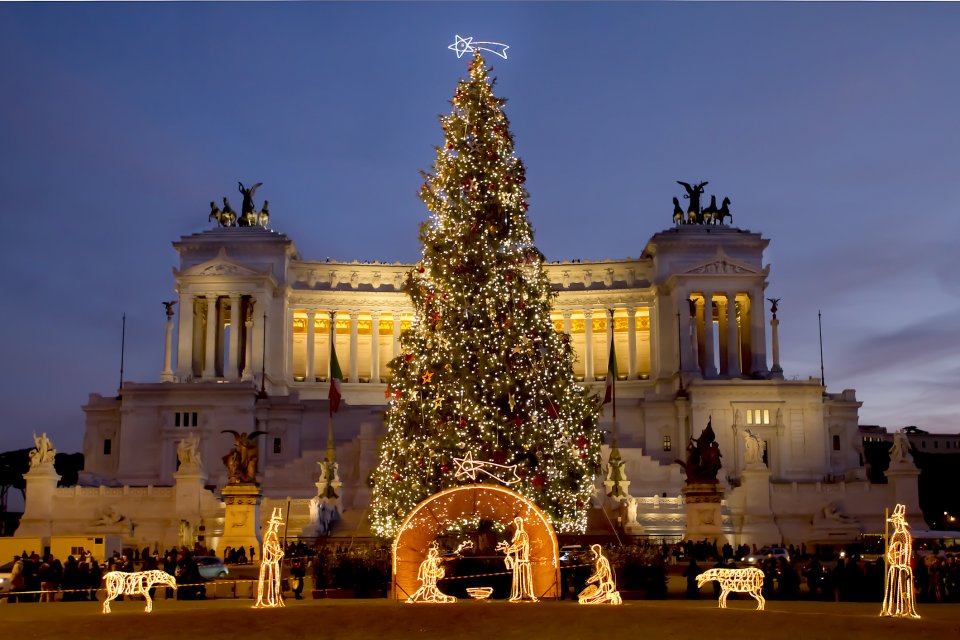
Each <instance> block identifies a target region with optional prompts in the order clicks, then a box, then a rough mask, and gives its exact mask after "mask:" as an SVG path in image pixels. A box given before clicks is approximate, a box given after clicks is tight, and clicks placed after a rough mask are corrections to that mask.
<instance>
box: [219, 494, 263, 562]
mask: <svg viewBox="0 0 960 640" xmlns="http://www.w3.org/2000/svg"><path fill="white" fill-rule="evenodd" d="M220 495H222V496H223V501H224V503H225V504H226V512H225V513H224V520H223V537H221V538H220V541H219V542H218V543H217V555H218V556H221V557H222V556H223V550H224V549H225V548H227V547H232V548H234V549H236V548H237V547H243V548H244V549H247V548H249V547H250V546H253V547H255V548H256V549H257V556H258V557H259V554H260V549H261V546H262V545H261V539H260V502H261V501H262V500H263V494H262V493H260V487H259V486H257V485H256V484H254V483H252V482H246V483H241V484H228V485H227V486H225V487H224V488H223V489H222V490H221V491H220Z"/></svg>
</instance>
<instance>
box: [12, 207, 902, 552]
mask: <svg viewBox="0 0 960 640" xmlns="http://www.w3.org/2000/svg"><path fill="white" fill-rule="evenodd" d="M768 242H769V241H768V240H767V239H765V238H763V237H761V235H760V234H758V233H752V232H750V231H746V230H741V229H737V228H731V227H726V226H701V225H683V226H678V227H676V228H672V229H668V230H666V231H663V232H660V233H657V234H655V235H654V236H653V237H652V238H651V239H650V240H649V241H648V242H647V244H646V246H645V247H644V248H643V252H642V254H641V256H640V257H639V258H637V259H627V260H619V261H598V262H579V261H578V262H558V263H551V264H549V265H548V266H547V269H548V272H549V274H550V276H551V279H552V281H553V282H554V283H555V287H556V289H557V291H558V292H559V297H558V299H557V302H556V306H555V309H554V322H555V325H556V328H557V330H558V331H565V332H568V333H570V334H571V336H572V340H573V345H574V348H575V350H576V353H577V355H578V359H577V362H576V365H575V371H576V374H577V376H578V377H579V378H581V379H582V381H583V384H584V385H587V386H588V387H591V388H594V389H596V390H597V391H598V392H601V393H602V389H603V385H604V380H605V378H606V375H607V360H608V354H609V344H610V341H611V340H613V341H614V344H615V347H616V354H617V361H618V370H619V371H620V376H619V378H620V379H619V380H618V381H617V387H616V396H617V415H618V419H617V424H616V426H614V425H612V424H611V418H610V411H609V408H608V409H607V411H606V412H605V413H606V415H605V416H604V417H603V418H602V420H601V428H605V429H608V430H610V431H611V432H614V431H615V432H616V435H617V442H618V444H619V454H620V456H621V458H622V460H623V464H622V467H620V468H619V472H618V473H619V475H618V474H611V473H609V472H610V469H607V472H608V473H607V475H608V476H609V477H608V478H606V479H608V480H610V481H609V482H607V483H606V485H605V484H604V482H603V481H604V480H605V478H604V477H600V478H598V479H597V486H598V498H597V500H596V501H595V507H602V508H604V509H605V510H606V511H607V514H608V515H609V516H611V520H612V521H617V518H619V523H620V526H621V528H622V529H623V531H624V532H626V533H633V534H646V535H655V536H679V535H682V534H683V531H684V511H685V509H684V505H683V503H682V500H681V499H680V498H679V497H678V496H679V494H680V490H681V487H682V486H683V480H684V479H683V473H682V469H681V467H680V466H679V465H676V464H673V462H674V460H676V459H678V458H683V457H684V456H685V447H686V444H687V442H688V440H689V438H690V436H696V435H698V434H699V433H700V431H701V430H702V429H703V428H704V427H705V426H706V424H707V422H708V421H710V420H712V426H713V429H714V431H715V432H716V436H717V441H718V443H719V445H720V450H721V452H722V454H723V468H722V469H721V471H720V480H721V484H722V485H723V487H724V489H725V491H726V500H725V502H724V505H723V528H724V531H725V532H726V534H727V536H728V538H729V539H730V541H731V542H733V543H734V544H738V543H740V542H747V543H754V542H755V543H759V544H762V543H772V542H781V541H784V542H786V543H791V542H792V543H800V542H814V541H827V540H840V539H841V538H845V539H852V538H853V537H855V536H856V534H857V533H858V532H860V531H861V530H869V531H882V528H883V526H882V516H883V513H884V508H886V507H892V506H893V504H894V502H895V501H901V502H906V503H907V504H908V511H909V512H910V513H911V514H912V517H913V518H914V519H917V520H918V521H919V513H920V512H919V506H918V503H917V495H916V473H917V472H916V470H915V468H913V467H912V466H911V468H910V469H903V468H901V469H900V471H896V470H893V469H892V470H891V474H892V475H891V476H890V482H889V484H886V485H871V484H870V483H868V482H867V481H866V480H865V474H864V470H863V467H862V460H861V456H860V453H861V444H860V443H861V438H860V435H859V433H858V408H859V406H860V403H859V402H858V401H857V399H856V396H855V393H854V391H852V390H844V391H842V392H839V393H829V392H827V391H826V390H825V389H824V387H823V386H822V385H821V382H820V380H819V379H815V378H810V379H804V380H797V379H791V376H785V375H784V373H783V372H782V371H781V370H780V366H779V362H778V359H779V358H778V347H777V340H776V330H777V323H778V321H777V320H776V319H775V318H769V317H768V314H767V310H766V305H765V301H764V292H765V290H766V287H767V284H768V276H769V273H770V266H769V265H765V264H764V263H763V253H764V249H765V248H766V246H767V244H768ZM173 246H174V248H175V249H176V251H177V253H178V254H179V258H180V264H179V267H178V268H177V269H175V270H174V281H175V286H176V291H177V293H178V296H179V297H178V302H179V304H178V306H176V307H175V310H176V316H175V317H174V318H170V320H169V321H168V323H167V330H166V335H165V336H157V342H158V362H159V361H160V355H161V353H163V368H162V371H161V372H160V374H159V380H158V381H155V382H141V383H132V382H131V383H125V384H124V387H123V390H122V394H121V396H120V397H119V398H115V397H113V396H101V395H99V394H96V393H94V394H91V395H90V399H89V402H88V403H87V404H86V405H85V406H84V407H83V410H84V412H85V414H86V433H85V438H84V455H85V464H86V469H85V473H84V474H83V483H84V484H85V485H87V486H86V487H82V488H76V489H56V490H51V491H52V497H51V499H53V500H56V501H57V503H58V506H56V507H55V508H51V510H50V513H51V514H52V513H56V514H57V516H56V518H53V519H52V520H51V522H50V525H49V528H48V529H44V531H45V532H46V534H49V533H50V532H53V533H57V532H58V531H59V532H60V533H64V534H65V533H67V532H69V533H81V532H80V531H77V529H82V528H83V526H85V525H83V522H84V520H83V518H84V517H87V518H88V519H89V515H90V514H91V513H94V514H96V513H100V512H102V511H103V509H104V508H105V507H106V506H107V505H108V503H109V504H112V505H114V507H112V508H114V509H115V510H116V512H118V513H120V514H122V515H125V516H126V517H128V518H129V519H131V520H133V521H134V522H136V523H138V527H137V530H136V531H135V532H129V531H128V532H127V536H128V538H130V539H131V541H132V540H134V539H138V540H144V541H154V540H159V541H162V542H166V543H168V544H169V543H170V542H171V541H175V540H177V539H178V536H181V537H182V536H183V535H184V534H183V529H184V527H186V528H187V531H194V532H195V531H196V530H197V529H198V527H199V525H200V524H203V525H204V528H205V530H206V532H207V537H208V538H216V536H217V535H219V533H220V532H222V527H223V524H222V522H223V520H222V516H223V507H222V503H220V501H219V496H218V495H217V490H218V488H219V487H222V486H223V485H224V483H225V482H226V470H225V468H224V467H223V465H222V464H221V463H220V458H221V457H222V456H223V455H224V454H225V453H226V452H227V451H228V450H229V448H230V446H231V444H232V442H233V438H232V436H231V435H229V434H223V433H221V431H222V430H224V429H234V430H237V431H248V432H249V431H253V430H255V429H259V430H263V431H266V432H268V435H266V436H261V439H260V442H261V447H260V448H261V455H260V472H259V480H260V483H261V485H262V490H263V493H264V495H265V508H264V513H266V514H269V513H270V509H269V508H266V507H268V506H270V505H272V504H281V503H283V504H285V502H286V500H287V499H290V500H291V505H292V510H291V513H290V518H289V521H290V531H289V533H290V535H295V534H296V533H298V531H300V530H301V529H302V530H303V531H304V533H307V534H308V533H310V532H312V531H314V530H315V527H313V526H312V525H311V524H310V518H311V515H310V514H311V509H310V499H311V498H312V497H313V496H315V495H317V493H318V491H320V490H321V489H323V487H322V486H318V473H319V466H318V463H319V462H320V461H321V460H322V459H323V458H324V456H325V455H326V450H327V435H328V419H327V412H328V407H327V400H326V398H327V393H328V382H327V376H328V373H329V351H330V336H331V331H330V323H331V322H335V331H334V336H335V340H336V349H337V354H338V358H339V361H340V364H341V366H342V368H343V371H344V374H345V376H346V378H347V380H346V381H345V383H344V384H343V386H342V390H343V394H344V401H345V403H346V404H345V405H344V406H343V407H342V409H341V411H340V413H338V414H337V415H336V418H335V421H334V424H333V436H334V440H335V450H336V457H337V461H338V463H339V479H340V481H341V482H342V486H341V488H340V491H339V493H340V504H339V508H340V509H341V510H342V511H343V517H344V520H345V521H346V522H350V523H351V524H350V526H351V527H356V526H358V525H359V526H360V527H361V530H362V520H363V510H364V508H365V507H366V505H367V503H368V500H369V489H368V488H367V485H366V479H367V476H368V474H369V472H370V469H371V468H372V466H373V465H375V464H376V440H377V438H378V437H379V435H380V434H381V433H382V429H383V426H382V411H383V409H384V406H385V399H384V396H385V393H384V392H385V390H386V386H387V382H388V381H389V375H390V370H389V368H388V367H387V363H388V362H389V361H390V359H391V358H393V357H394V356H396V355H397V354H398V353H399V336H400V333H401V332H402V331H403V330H404V328H405V327H407V326H409V323H410V322H411V319H412V308H411V306H410V303H409V300H408V298H407V296H406V295H405V294H404V293H403V292H402V284H403V281H404V278H405V274H406V272H407V271H408V270H409V269H410V268H411V265H405V264H381V263H358V262H352V263H341V262H328V261H323V262H321V261H313V260H306V259H304V258H302V257H301V256H300V254H299V252H298V251H297V248H296V246H295V245H294V243H293V241H292V240H291V239H290V238H288V237H287V236H285V235H283V234H281V233H277V232H273V231H269V230H266V229H262V228H259V227H250V228H218V229H212V230H209V231H205V232H202V233H196V234H193V235H189V236H184V237H182V238H181V239H180V240H178V241H176V242H174V243H173ZM160 295H161V294H160V293H159V292H158V297H159V296H160ZM611 313H612V322H611V316H610V314H611ZM334 316H335V317H334ZM785 320H786V322H787V327H789V318H787V319H785ZM163 339H165V341H166V342H165V349H164V350H163V351H161V349H160V347H161V346H164V342H163ZM681 389H682V390H681ZM746 429H749V430H750V432H751V433H753V434H755V435H757V436H758V437H759V439H760V441H762V445H763V456H762V460H761V461H760V462H759V463H756V462H753V463H749V464H748V461H747V460H746V459H745V450H744V432H745V430H746ZM191 434H196V435H197V436H198V438H199V442H200V458H201V460H202V461H203V465H202V470H201V471H200V472H199V473H192V472H191V473H192V475H191V473H188V474H186V475H187V476H189V478H185V477H184V473H182V470H181V471H178V469H177V467H178V458H177V454H176V450H177V443H178V442H179V441H181V440H183V439H184V438H185V437H187V436H189V435H191ZM604 455H605V460H607V458H608V457H609V449H605V453H604ZM898 474H899V475H898ZM613 476H616V477H613ZM321 484H322V483H321ZM170 487H173V489H171V488H170ZM611 492H612V493H613V494H614V496H613V497H612V498H611V497H605V493H606V494H609V493H611ZM104 496H113V499H111V500H108V499H105V498H104ZM151 500H153V501H154V502H156V504H153V503H151V502H150V501H151ZM84 501H86V502H84ZM81 504H82V505H83V507H82V508H83V511H84V513H85V514H86V516H80V515H72V514H73V513H74V511H75V510H77V509H80V506H79V505H81ZM314 504H315V503H314ZM313 513H314V514H315V513H316V510H315V509H314V510H313ZM28 515H30V514H28ZM351 518H352V519H351ZM35 520H36V518H34V519H32V520H31V522H33V521H35ZM593 520H598V519H596V518H594V519H593ZM181 521H183V522H181ZM184 523H185V524H184ZM41 528H42V527H41Z"/></svg>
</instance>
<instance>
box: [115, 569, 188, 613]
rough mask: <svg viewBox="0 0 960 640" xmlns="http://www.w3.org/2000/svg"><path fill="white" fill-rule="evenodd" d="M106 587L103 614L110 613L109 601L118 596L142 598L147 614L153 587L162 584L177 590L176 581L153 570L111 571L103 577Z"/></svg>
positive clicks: (165, 574)
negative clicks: (145, 604)
mask: <svg viewBox="0 0 960 640" xmlns="http://www.w3.org/2000/svg"><path fill="white" fill-rule="evenodd" d="M103 580H104V582H105V583H106V585H107V599H106V600H104V601H103V613H110V601H111V600H114V599H115V598H117V597H118V596H143V597H144V599H145V600H146V601H147V606H146V608H145V609H144V611H146V612H147V613H150V612H151V611H153V599H152V598H151V597H150V589H152V588H153V587H154V586H155V585H158V584H163V585H166V586H168V587H170V588H172V589H176V588H177V579H176V578H174V577H173V576H172V575H170V574H169V573H167V572H166V571H161V570H159V569H153V570H151V571H136V572H134V573H127V572H126V571H111V572H109V573H108V574H107V575H105V576H103Z"/></svg>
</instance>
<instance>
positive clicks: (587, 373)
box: [583, 309, 594, 382]
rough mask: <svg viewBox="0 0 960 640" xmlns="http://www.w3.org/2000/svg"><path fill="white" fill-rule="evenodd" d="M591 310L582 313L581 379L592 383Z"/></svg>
mask: <svg viewBox="0 0 960 640" xmlns="http://www.w3.org/2000/svg"><path fill="white" fill-rule="evenodd" d="M593 378H594V376H593V309H587V310H586V311H584V312H583V379H584V381H585V382H592V381H593Z"/></svg>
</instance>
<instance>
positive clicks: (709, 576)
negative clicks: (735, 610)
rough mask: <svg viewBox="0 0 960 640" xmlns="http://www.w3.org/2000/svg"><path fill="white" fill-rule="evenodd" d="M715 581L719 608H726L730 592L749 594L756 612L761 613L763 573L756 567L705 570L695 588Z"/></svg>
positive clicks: (763, 602) (699, 576) (698, 577)
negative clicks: (717, 585) (755, 606)
mask: <svg viewBox="0 0 960 640" xmlns="http://www.w3.org/2000/svg"><path fill="white" fill-rule="evenodd" d="M713 580H716V581H717V582H719V583H720V589H721V591H720V608H721V609H726V608H727V596H728V595H730V592H731V591H736V592H737V593H749V594H750V595H751V596H753V599H754V600H756V601H757V611H763V606H764V604H765V603H766V600H764V599H763V593H761V591H762V590H763V571H762V570H760V569H757V568H756V567H750V568H748V569H707V570H706V571H704V572H703V573H701V574H700V575H698V576H697V586H698V587H702V586H703V585H705V584H706V583H708V582H711V581H713Z"/></svg>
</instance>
